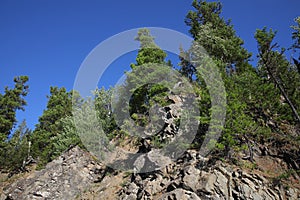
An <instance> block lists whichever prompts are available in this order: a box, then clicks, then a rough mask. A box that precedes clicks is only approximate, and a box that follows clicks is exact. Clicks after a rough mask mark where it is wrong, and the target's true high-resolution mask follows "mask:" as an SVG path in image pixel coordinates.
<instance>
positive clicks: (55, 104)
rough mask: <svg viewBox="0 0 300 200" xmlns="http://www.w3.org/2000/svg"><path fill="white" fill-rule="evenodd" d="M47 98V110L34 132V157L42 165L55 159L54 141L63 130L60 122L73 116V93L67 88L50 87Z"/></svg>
mask: <svg viewBox="0 0 300 200" xmlns="http://www.w3.org/2000/svg"><path fill="white" fill-rule="evenodd" d="M47 98H48V103H47V109H46V110H44V112H43V115H42V116H41V117H40V118H39V123H38V124H37V125H36V128H35V130H34V131H33V150H34V156H35V157H39V158H40V163H41V165H43V164H45V163H47V162H49V161H50V160H51V159H52V158H53V149H54V148H53V142H52V139H53V137H55V136H57V135H59V134H60V133H61V132H62V130H63V125H62V123H61V122H60V120H62V119H63V118H65V117H67V116H71V115H72V92H67V91H66V89H65V88H58V87H50V95H49V96H47Z"/></svg>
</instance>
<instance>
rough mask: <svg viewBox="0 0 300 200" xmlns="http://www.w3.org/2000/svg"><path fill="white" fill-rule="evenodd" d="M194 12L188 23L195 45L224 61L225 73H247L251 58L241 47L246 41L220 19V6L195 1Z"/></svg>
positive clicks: (190, 12) (213, 3) (228, 23)
mask: <svg viewBox="0 0 300 200" xmlns="http://www.w3.org/2000/svg"><path fill="white" fill-rule="evenodd" d="M192 5H193V7H194V8H195V11H189V12H188V14H187V16H186V19H185V22H186V24H187V25H188V26H189V27H190V33H191V34H192V36H193V38H194V39H195V41H196V42H198V43H199V44H200V45H202V46H203V47H204V49H205V50H206V51H207V52H208V54H209V55H210V56H212V57H213V58H214V59H215V60H220V61H222V62H223V63H224V64H225V66H226V68H225V69H222V70H223V71H225V70H227V72H229V73H232V71H237V72H238V73H239V72H242V71H244V70H246V69H248V68H249V67H250V66H249V64H248V59H249V58H250V56H251V54H250V53H248V52H247V50H246V49H244V48H243V47H242V45H243V44H244V41H243V40H242V39H240V38H239V37H238V36H236V33H235V31H234V29H233V26H232V25H230V21H225V20H224V19H223V18H222V17H221V16H220V14H221V10H222V5H221V3H220V2H206V1H203V0H200V1H197V0H194V1H193V4H192Z"/></svg>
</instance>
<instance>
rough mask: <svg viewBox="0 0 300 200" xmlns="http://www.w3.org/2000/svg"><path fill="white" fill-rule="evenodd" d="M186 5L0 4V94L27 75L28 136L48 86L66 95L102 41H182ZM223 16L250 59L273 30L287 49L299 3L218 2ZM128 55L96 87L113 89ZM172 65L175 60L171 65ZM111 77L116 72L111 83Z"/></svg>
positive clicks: (59, 0)
mask: <svg viewBox="0 0 300 200" xmlns="http://www.w3.org/2000/svg"><path fill="white" fill-rule="evenodd" d="M191 2H192V1H183V0H163V1H162V0H160V1H158V0H152V1H137V0H128V1H100V0H99V1H91V0H88V1H83V0H77V1H71V0H51V1H50V0H47V1H46V0H43V1H40V0H18V1H17V0H14V1H11V0H1V1H0V75H1V78H0V92H1V93H2V92H3V89H4V87H5V86H11V87H12V86H13V85H12V84H13V77H14V76H17V75H28V76H29V79H30V81H29V86H30V91H29V94H28V96H27V97H26V100H27V102H28V106H26V108H25V109H26V111H25V112H21V111H20V112H18V115H17V117H18V120H19V121H22V119H26V120H27V124H28V126H29V127H30V128H34V125H35V124H36V123H37V122H38V117H39V116H41V115H42V112H43V109H45V108H46V103H47V99H46V95H47V94H49V87H50V86H59V87H62V86H64V87H66V88H67V89H68V90H71V89H72V86H73V82H74V79H75V76H76V73H77V70H78V69H79V67H80V65H81V63H82V62H83V60H84V59H85V57H86V56H87V55H88V54H89V52H90V51H91V50H92V49H93V48H94V47H96V46H97V45H98V44H99V43H100V42H102V41H103V40H105V39H107V38H109V37H111V36H113V35H115V34H117V33H119V32H122V31H125V30H128V29H132V28H138V27H164V28H169V29H174V30H176V31H180V32H182V33H185V34H188V27H187V26H186V25H185V24H184V18H185V15H186V13H187V12H188V10H191V9H192V7H191ZM221 2H222V4H223V14H222V15H223V16H224V17H225V18H226V19H229V18H230V19H231V20H232V24H233V25H234V27H235V30H236V32H237V34H238V35H239V36H240V37H241V38H242V39H244V41H245V45H244V46H245V47H246V48H247V49H248V50H249V51H251V52H253V54H254V57H255V55H256V53H257V52H256V42H255V40H254V37H253V36H254V32H255V30H256V29H257V28H262V27H263V26H267V27H272V28H273V29H274V30H278V34H277V37H276V41H277V42H278V43H279V44H280V45H282V46H285V47H288V46H290V45H291V43H292V40H291V29H290V28H289V27H290V25H292V24H293V19H294V18H295V17H296V16H298V15H300V12H299V11H300V10H299V8H300V1H299V0H260V1H259V0H251V1H250V0H247V1H246V0H244V1H241V0H223V1H221ZM134 56H135V54H134V53H132V54H129V55H127V56H124V57H122V58H120V59H119V60H117V61H116V62H114V64H113V65H112V66H111V67H110V69H111V71H110V72H107V73H106V75H105V77H104V78H103V81H102V82H101V83H100V85H101V86H102V85H104V86H108V85H109V84H112V83H113V79H112V78H111V77H114V76H119V74H122V72H123V71H125V70H126V69H128V66H129V64H130V63H131V62H134ZM175 64H176V60H175ZM113 71H119V73H118V75H115V74H113Z"/></svg>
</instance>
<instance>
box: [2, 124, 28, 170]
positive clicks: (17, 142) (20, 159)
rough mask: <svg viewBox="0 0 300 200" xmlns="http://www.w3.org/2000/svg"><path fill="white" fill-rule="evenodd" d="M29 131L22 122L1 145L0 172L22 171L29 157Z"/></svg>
mask: <svg viewBox="0 0 300 200" xmlns="http://www.w3.org/2000/svg"><path fill="white" fill-rule="evenodd" d="M30 136H31V131H30V130H29V129H28V128H27V127H26V122H25V121H23V122H22V123H21V124H20V125H19V127H18V128H17V129H16V131H15V132H14V133H13V135H12V137H11V138H10V139H9V140H8V141H6V142H4V143H3V146H2V147H1V149H0V166H1V167H0V170H8V171H14V172H18V171H23V170H25V165H26V161H27V159H28V157H29V156H30V155H31V152H30V145H31V141H30V140H31V139H30Z"/></svg>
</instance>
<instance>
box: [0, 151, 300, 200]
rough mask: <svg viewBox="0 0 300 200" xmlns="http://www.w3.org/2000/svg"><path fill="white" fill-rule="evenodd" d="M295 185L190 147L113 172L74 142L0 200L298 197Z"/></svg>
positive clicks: (13, 185) (5, 190)
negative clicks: (141, 168)
mask: <svg viewBox="0 0 300 200" xmlns="http://www.w3.org/2000/svg"><path fill="white" fill-rule="evenodd" d="M299 198H300V191H299V189H297V188H296V187H295V188H294V187H283V186H280V185H274V184H273V183H272V181H270V180H269V179H267V178H266V177H264V176H263V175H261V174H259V173H257V172H256V171H249V170H248V171H247V170H244V169H242V168H240V167H237V166H233V165H228V164H225V163H222V162H220V161H217V162H215V163H211V162H210V160H208V159H206V158H203V157H201V156H200V155H199V154H198V153H197V152H196V151H194V150H189V151H187V152H186V153H185V154H184V156H182V157H181V158H180V159H178V161H177V162H176V163H175V162H174V163H171V164H169V165H167V166H166V167H164V168H162V169H161V170H157V171H154V172H149V173H143V174H138V173H137V174H134V173H131V172H121V171H116V170H113V169H110V168H107V167H106V166H104V165H102V164H101V163H99V162H97V161H96V160H95V159H94V157H93V156H92V155H91V154H89V153H88V152H86V151H84V150H82V149H80V148H79V147H74V148H71V149H69V150H68V151H66V152H65V153H63V154H62V155H61V156H60V157H58V158H57V159H56V160H54V161H52V162H51V163H48V164H47V166H46V168H45V169H43V170H41V171H33V172H31V173H30V174H29V175H28V176H26V177H23V178H19V179H17V180H16V181H14V182H13V183H11V184H9V185H6V186H5V187H4V188H3V192H2V194H1V197H0V199H1V200H9V199H11V200H17V199H18V200H23V199H24V200H25V199H26V200H27V199H30V200H32V199H66V200H67V199H82V200H83V199H166V200H169V199H218V200H222V199H224V200H225V199H226V200H227V199H245V200H246V199H254V200H259V199H266V200H268V199H270V200H271V199H272V200H274V199H275V200H277V199H278V200H282V199H291V200H294V199H299Z"/></svg>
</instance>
